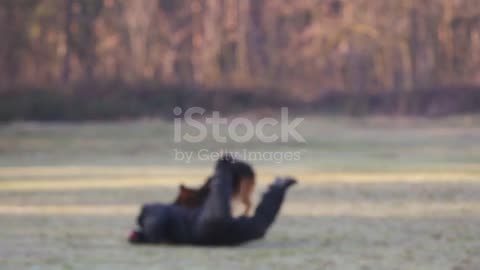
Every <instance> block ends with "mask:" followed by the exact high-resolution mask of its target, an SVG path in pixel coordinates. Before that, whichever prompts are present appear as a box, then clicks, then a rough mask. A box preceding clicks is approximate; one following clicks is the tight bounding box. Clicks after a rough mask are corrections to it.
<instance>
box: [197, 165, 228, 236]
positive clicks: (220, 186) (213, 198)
mask: <svg viewBox="0 0 480 270" xmlns="http://www.w3.org/2000/svg"><path fill="white" fill-rule="evenodd" d="M233 162H234V160H233V159H232V158H231V156H225V157H222V158H221V159H220V160H218V161H217V165H216V167H215V174H214V176H213V178H212V181H211V183H210V192H209V194H208V198H207V199H206V201H205V204H204V205H203V207H202V210H201V212H200V214H199V217H198V219H197V224H196V230H197V232H196V233H198V234H199V235H203V236H205V235H209V234H210V231H211V230H215V229H218V227H219V225H221V224H226V223H228V222H229V221H230V220H231V219H232V214H231V200H230V197H231V195H232V182H233V170H232V163H233Z"/></svg>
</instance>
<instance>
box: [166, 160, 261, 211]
mask: <svg viewBox="0 0 480 270" xmlns="http://www.w3.org/2000/svg"><path fill="white" fill-rule="evenodd" d="M233 168H234V172H233V176H234V177H233V187H232V188H233V192H232V199H234V200H239V201H240V202H241V203H243V205H245V211H244V212H243V214H244V215H248V213H249V212H250V209H251V206H252V201H251V196H252V193H253V190H254V188H255V173H254V171H253V169H252V167H251V166H250V165H249V164H247V163H245V162H241V161H237V162H235V163H234V166H233ZM211 181H212V177H209V178H208V179H207V181H205V183H204V184H203V185H202V186H201V187H200V188H198V189H195V188H189V187H186V186H185V185H180V191H179V193H178V196H177V198H176V200H175V202H174V203H175V204H177V205H182V206H184V207H188V208H196V207H200V206H202V205H203V203H204V202H205V200H206V199H207V197H208V194H209V192H210V182H211Z"/></svg>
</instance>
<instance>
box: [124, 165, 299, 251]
mask: <svg viewBox="0 0 480 270" xmlns="http://www.w3.org/2000/svg"><path fill="white" fill-rule="evenodd" d="M234 162H235V160H233V159H232V158H231V157H230V156H225V157H223V158H221V159H220V160H219V161H218V162H217V164H216V168H215V174H214V176H213V179H212V181H211V183H210V192H209V195H208V198H207V199H206V201H205V203H204V204H203V205H202V206H201V207H199V208H195V209H191V208H185V207H182V206H178V205H174V204H161V203H154V204H147V205H144V206H143V207H142V210H141V212H140V215H139V216H138V218H137V223H138V226H139V229H138V230H135V231H133V232H132V234H131V235H130V237H129V241H130V242H131V243H133V244H141V243H151V244H159V243H169V244H192V245H238V244H242V243H245V242H247V241H250V240H255V239H259V238H262V237H263V236H264V235H265V234H266V232H267V230H268V228H269V227H270V226H271V225H272V223H273V222H274V220H275V218H276V216H277V214H278V212H279V210H280V207H281V206H282V203H283V200H284V197H285V193H286V191H287V190H288V188H289V187H290V186H292V185H294V184H295V183H296V181H295V180H294V179H291V178H277V179H276V180H275V181H274V182H273V183H272V184H271V185H270V187H269V189H268V190H267V192H266V193H265V194H264V195H263V198H262V201H261V202H260V204H259V205H258V207H257V209H256V210H255V214H254V216H252V217H246V216H242V217H238V218H235V217H233V216H232V214H231V205H230V198H231V194H232V181H233V177H234V176H233V173H232V164H233V163H234Z"/></svg>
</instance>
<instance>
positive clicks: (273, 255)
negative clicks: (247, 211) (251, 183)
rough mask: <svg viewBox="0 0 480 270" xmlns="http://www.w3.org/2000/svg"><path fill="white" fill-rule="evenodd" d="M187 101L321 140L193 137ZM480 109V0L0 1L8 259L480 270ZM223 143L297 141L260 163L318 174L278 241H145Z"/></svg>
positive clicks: (0, 255) (94, 264)
mask: <svg viewBox="0 0 480 270" xmlns="http://www.w3.org/2000/svg"><path fill="white" fill-rule="evenodd" d="M176 106H179V107H180V108H182V109H183V111H185V110H186V109H188V108H190V107H192V106H200V107H202V108H205V109H206V110H207V113H205V115H204V116H210V115H211V113H210V112H211V111H214V110H216V111H219V112H220V113H221V116H227V117H229V119H230V120H231V119H232V118H234V117H238V116H241V117H246V118H248V119H249V120H251V121H252V123H254V124H255V123H257V122H258V121H259V120H260V119H262V118H263V117H278V116H279V114H280V107H287V108H288V109H289V116H290V120H293V119H294V118H297V117H303V118H304V120H303V122H302V123H301V124H300V125H299V126H298V128H297V129H296V130H297V131H298V132H299V133H300V134H301V136H302V137H304V138H305V141H306V142H298V141H294V140H293V141H292V140H290V141H289V142H273V143H264V142H262V141H260V140H259V139H258V138H252V139H251V140H249V141H248V142H244V143H235V142H233V141H231V140H228V141H227V142H226V143H221V142H218V141H216V140H215V139H214V138H213V136H211V134H208V135H209V136H207V138H206V139H205V140H203V141H202V142H201V143H188V142H175V140H174V121H172V120H173V118H174V117H177V115H174V114H173V108H174V107H176ZM479 112H480V0H416V1H414V0H348V1H347V0H0V228H1V230H0V268H1V269H12V270H13V269H15V270H18V269H53V270H55V269H60V270H69V269H82V270H83V269H139V268H140V269H161V268H164V269H236V270H238V269H277V270H280V269H319V268H320V269H341V270H349V269H358V270H368V269H381V270H383V269H387V270H390V269H391V270H398V269H432V270H476V269H478V265H480V258H479V257H478V254H479V253H480V195H479V194H480V182H479V179H480V166H479V164H480V117H479V115H478V113H479ZM178 118H181V117H178ZM199 120H201V119H199ZM203 120H204V119H203ZM183 127H184V128H185V129H184V131H192V129H188V127H187V126H186V125H185V126H183ZM190 128H191V127H190ZM194 132H195V129H193V132H192V134H195V133H194ZM220 132H221V133H222V134H225V133H227V134H228V132H229V130H228V128H227V127H226V126H222V127H221V130H220ZM278 132H279V127H270V126H268V127H267V128H266V129H265V134H267V135H270V134H279V133H278ZM222 150H223V151H246V152H255V153H261V154H267V155H266V156H267V157H268V156H270V157H271V158H272V156H271V155H268V153H279V154H280V156H283V157H284V156H285V155H287V154H292V153H293V154H294V155H295V154H296V153H298V154H299V157H300V158H299V159H297V160H285V159H279V160H277V159H268V158H267V159H252V160H248V161H249V162H251V163H252V164H253V165H254V167H255V169H256V171H257V175H258V185H257V188H256V194H255V198H254V199H255V200H256V201H258V196H259V195H260V194H261V193H262V191H263V190H264V189H265V188H266V186H267V185H268V184H269V183H270V182H271V180H272V179H273V178H274V177H275V176H278V175H292V176H294V177H296V178H297V179H298V180H299V182H300V183H299V185H298V186H296V187H295V188H293V189H292V190H291V192H290V193H289V194H288V197H287V199H286V203H285V205H284V207H283V208H282V213H281V215H280V217H279V218H278V219H277V221H276V223H275V224H274V226H273V228H272V230H271V231H270V232H269V234H268V235H267V236H266V238H265V239H263V240H261V241H257V242H254V243H250V244H248V245H246V246H242V247H239V248H216V249H210V248H195V247H174V246H160V247H132V246H129V245H128V244H127V242H126V240H125V238H126V236H127V233H128V232H129V231H130V230H131V229H132V228H133V227H134V226H135V224H134V221H135V217H136V214H137V212H138V209H139V206H140V205H141V204H143V203H146V202H166V203H168V202H171V201H173V199H174V198H175V196H176V194H177V192H178V186H179V184H181V183H184V184H187V185H189V186H192V187H195V186H200V185H201V184H202V183H203V181H204V180H205V179H206V178H207V176H209V175H210V174H211V173H212V168H213V164H214V160H213V159H211V158H210V159H209V158H207V159H202V157H201V156H200V155H199V154H201V151H204V152H202V153H204V154H205V155H208V154H209V153H213V152H216V151H222ZM177 151H182V152H185V153H187V152H189V153H192V154H193V155H194V156H193V159H192V160H190V162H186V161H185V160H179V159H176V155H175V153H176V152H177ZM263 157H265V156H263ZM277 157H278V155H277ZM255 200H254V201H255Z"/></svg>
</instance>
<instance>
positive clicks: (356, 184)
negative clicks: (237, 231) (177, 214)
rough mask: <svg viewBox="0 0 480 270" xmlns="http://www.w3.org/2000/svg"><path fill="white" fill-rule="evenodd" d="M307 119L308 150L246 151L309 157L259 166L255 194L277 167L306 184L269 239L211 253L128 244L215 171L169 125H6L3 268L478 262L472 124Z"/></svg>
mask: <svg viewBox="0 0 480 270" xmlns="http://www.w3.org/2000/svg"><path fill="white" fill-rule="evenodd" d="M334 120H335V121H334ZM308 121H309V122H308V123H309V125H307V126H306V127H305V128H304V129H303V132H304V134H305V136H306V137H308V139H307V141H308V143H307V145H288V146H278V145H277V146H268V145H267V146H263V145H258V144H256V143H252V144H249V145H247V146H245V147H247V148H249V149H257V150H258V149H260V150H265V151H268V150H269V149H270V148H271V147H284V148H282V149H283V150H292V149H293V150H295V149H303V150H305V149H306V152H305V156H304V157H303V159H302V162H300V163H285V164H281V165H278V164H275V163H269V162H256V165H257V168H258V170H259V172H260V174H259V178H260V180H261V184H260V187H259V192H258V194H257V196H259V194H260V191H261V190H262V189H264V188H265V185H266V184H267V183H268V182H269V181H270V179H272V177H273V176H274V175H277V174H291V175H294V176H296V177H297V178H299V180H300V181H301V184H300V185H298V186H297V187H295V188H294V189H293V190H292V191H291V193H290V194H289V196H288V199H287V202H286V205H285V207H284V208H283V209H282V215H281V216H280V217H279V219H278V220H277V222H276V223H275V225H274V227H273V228H272V230H271V231H270V233H269V234H268V235H267V237H266V239H264V240H262V241H257V242H253V243H250V244H247V245H245V246H242V247H238V248H213V249H212V248H193V247H173V246H161V247H150V246H148V247H132V246H129V245H128V244H127V243H126V242H125V236H126V234H127V232H128V230H129V229H130V228H132V226H133V222H134V217H135V214H136V211H137V209H138V206H139V205H140V204H141V203H143V202H147V201H170V200H172V198H173V196H174V194H175V191H176V187H177V185H178V184H179V183H180V182H184V183H188V184H191V185H193V184H197V183H200V181H201V179H203V178H204V177H205V176H206V175H208V173H209V172H210V168H211V163H210V162H201V161H194V162H193V163H192V164H190V165H185V164H181V163H179V162H174V161H172V156H171V155H170V152H168V149H169V147H178V146H174V145H173V146H172V145H171V142H170V137H169V135H168V134H169V133H168V132H167V131H166V130H168V125H167V124H162V123H161V122H157V121H154V122H134V123H123V124H105V125H102V124H85V125H37V124H29V123H27V124H15V125H11V126H6V127H3V128H1V129H0V141H1V143H0V166H1V167H0V228H1V230H0V268H1V269H15V270H17V269H272V268H274V269H292V268H297V269H341V270H344V269H362V270H364V269H432V270H433V269H435V270H438V269H445V270H447V269H449V270H454V269H455V270H460V269H465V270H468V269H472V270H473V269H478V265H480V260H479V259H478V254H479V253H480V197H479V195H478V194H480V182H479V181H478V180H479V179H480V178H479V176H480V169H479V168H478V167H477V164H479V161H480V151H479V150H480V149H479V147H480V129H479V128H478V127H477V126H476V124H475V123H476V122H474V124H472V123H471V122H468V123H467V124H465V122H464V121H463V120H462V119H460V120H455V119H447V120H442V121H438V120H435V121H426V120H417V121H413V122H406V123H405V122H404V120H402V121H401V122H398V123H396V124H395V123H389V122H384V121H383V120H378V119H372V120H368V121H366V120H363V122H362V123H360V124H359V122H352V121H350V120H348V119H340V120H339V119H323V120H322V119H309V120H308ZM165 126H167V127H165ZM157 136H158V137H157ZM102 142H104V143H105V144H106V146H105V145H103V144H102ZM206 145H208V146H209V147H215V145H214V144H212V142H207V143H206ZM181 147H184V148H192V149H195V147H192V146H188V145H185V146H181ZM203 147H205V145H204V146H203ZM185 167H187V168H186V169H185ZM257 198H258V197H257Z"/></svg>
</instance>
